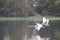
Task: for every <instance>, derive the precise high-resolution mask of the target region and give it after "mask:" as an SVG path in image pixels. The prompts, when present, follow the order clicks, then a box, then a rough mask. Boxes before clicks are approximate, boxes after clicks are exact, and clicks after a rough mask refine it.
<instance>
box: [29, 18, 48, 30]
mask: <svg viewBox="0 0 60 40" xmlns="http://www.w3.org/2000/svg"><path fill="white" fill-rule="evenodd" d="M44 26H49V19H46V18H45V17H43V23H41V24H40V23H36V25H35V26H29V27H35V30H37V31H39V30H40V29H41V28H45V27H44Z"/></svg>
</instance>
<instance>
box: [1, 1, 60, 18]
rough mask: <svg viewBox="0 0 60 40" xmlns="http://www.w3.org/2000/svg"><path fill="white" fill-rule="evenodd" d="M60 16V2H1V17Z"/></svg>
mask: <svg viewBox="0 0 60 40" xmlns="http://www.w3.org/2000/svg"><path fill="white" fill-rule="evenodd" d="M36 15H45V16H46V15H48V16H60V0H0V17H16V16H17V17H20V16H23V17H24V16H36Z"/></svg>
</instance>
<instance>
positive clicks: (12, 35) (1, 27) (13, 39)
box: [0, 21, 60, 40]
mask: <svg viewBox="0 0 60 40" xmlns="http://www.w3.org/2000/svg"><path fill="white" fill-rule="evenodd" d="M59 24H60V21H50V25H51V26H50V27H46V28H42V29H41V30H40V31H39V32H36V33H38V34H36V35H33V33H34V31H33V30H34V28H29V27H28V25H35V22H29V21H9V22H8V21H5V22H0V40H32V39H35V38H36V39H35V40H40V39H43V40H48V39H50V40H60V38H59V37H60V34H59V33H60V29H59V28H60V27H59V26H60V25H59Z"/></svg>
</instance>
